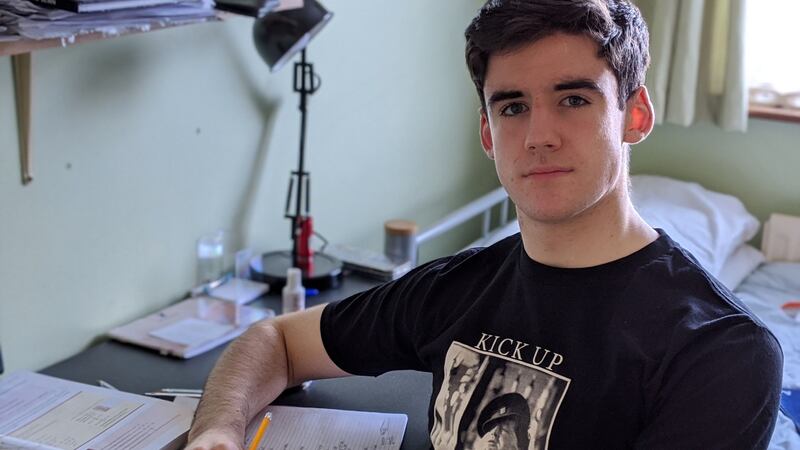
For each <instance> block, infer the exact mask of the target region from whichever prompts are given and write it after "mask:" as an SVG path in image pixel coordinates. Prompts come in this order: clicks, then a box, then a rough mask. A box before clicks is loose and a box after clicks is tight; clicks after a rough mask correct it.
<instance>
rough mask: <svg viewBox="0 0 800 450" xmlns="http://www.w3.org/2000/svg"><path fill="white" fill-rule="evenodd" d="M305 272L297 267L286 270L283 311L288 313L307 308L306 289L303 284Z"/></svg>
mask: <svg viewBox="0 0 800 450" xmlns="http://www.w3.org/2000/svg"><path fill="white" fill-rule="evenodd" d="M302 278H303V273H302V272H301V271H300V269H298V268H297V267H292V268H289V269H287V270H286V286H284V287H283V313H284V314H288V313H292V312H295V311H301V310H303V309H305V308H306V290H305V288H304V287H303V284H302Z"/></svg>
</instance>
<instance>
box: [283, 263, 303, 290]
mask: <svg viewBox="0 0 800 450" xmlns="http://www.w3.org/2000/svg"><path fill="white" fill-rule="evenodd" d="M302 279H303V272H301V271H300V269H298V268H297V267H290V268H288V269H286V286H289V287H290V289H300V288H302V287H303V285H302Z"/></svg>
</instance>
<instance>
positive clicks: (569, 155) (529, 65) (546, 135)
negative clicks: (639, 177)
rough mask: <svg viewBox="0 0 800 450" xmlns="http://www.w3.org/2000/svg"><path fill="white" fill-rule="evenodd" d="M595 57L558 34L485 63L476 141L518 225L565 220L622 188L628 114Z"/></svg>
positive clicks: (593, 50)
mask: <svg viewBox="0 0 800 450" xmlns="http://www.w3.org/2000/svg"><path fill="white" fill-rule="evenodd" d="M597 52H598V47H597V45H596V44H595V43H594V42H593V41H592V40H590V39H589V38H588V37H586V36H580V35H567V34H560V33H559V34H554V35H551V36H548V37H545V38H542V39H540V40H538V41H536V42H534V43H533V44H528V45H526V46H524V47H521V48H519V49H517V50H514V51H512V52H509V53H501V54H496V55H493V56H492V57H491V58H490V59H489V67H488V70H487V73H486V81H485V84H484V95H485V98H486V103H487V104H486V109H485V111H484V112H483V113H482V114H481V141H482V143H483V147H484V150H485V151H486V153H487V155H488V156H489V157H490V158H492V159H494V161H495V166H496V169H497V174H498V176H499V177H500V182H501V183H502V184H503V186H504V187H505V188H506V190H507V191H508V193H509V195H510V196H511V199H512V200H513V201H514V203H515V204H516V205H517V208H518V213H520V219H521V220H523V221H524V220H532V221H535V222H540V223H559V222H564V221H568V220H570V219H573V218H575V217H578V216H580V215H582V214H586V213H588V212H590V211H592V210H596V209H597V208H598V207H600V208H602V207H603V206H606V204H608V203H609V202H608V201H607V200H608V199H609V198H611V197H612V196H611V195H610V194H612V193H614V192H617V193H618V192H620V190H621V189H625V184H626V182H627V155H626V152H627V151H628V149H627V146H626V145H624V142H625V141H626V139H625V138H626V137H630V136H627V135H626V128H629V127H628V124H629V116H630V113H629V112H628V109H629V108H626V111H621V110H620V109H619V106H618V100H617V80H616V78H615V77H614V73H613V72H612V71H611V69H610V68H609V67H608V65H607V63H606V62H605V60H603V59H601V58H600V57H598V56H597ZM644 97H645V98H646V92H645V93H644ZM629 103H630V102H629ZM648 131H649V130H648ZM627 141H629V142H633V141H635V139H634V140H630V139H627Z"/></svg>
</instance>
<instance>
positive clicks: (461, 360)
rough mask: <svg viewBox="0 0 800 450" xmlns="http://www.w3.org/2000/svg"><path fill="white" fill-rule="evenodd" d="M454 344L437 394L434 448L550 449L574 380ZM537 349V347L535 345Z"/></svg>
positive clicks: (446, 359)
mask: <svg viewBox="0 0 800 450" xmlns="http://www.w3.org/2000/svg"><path fill="white" fill-rule="evenodd" d="M479 348H480V347H478V348H476V347H470V346H468V345H464V344H462V343H460V342H453V343H452V344H451V345H450V348H449V349H448V350H447V356H446V357H445V363H444V379H443V380H442V385H441V387H440V388H439V393H438V394H437V396H436V402H435V407H434V417H433V422H434V423H433V428H432V430H431V442H432V443H433V447H434V448H436V449H449V450H461V449H463V450H472V449H475V450H478V449H493V450H494V449H504V450H512V449H520V450H522V449H527V450H533V449H536V450H539V449H546V448H547V445H548V440H549V437H550V430H551V429H552V426H553V422H554V421H555V418H556V415H557V414H558V408H559V406H560V405H561V401H562V399H563V398H564V395H565V394H566V392H567V388H568V387H569V383H570V379H569V378H566V377H564V376H561V375H558V374H556V373H554V372H552V371H550V370H547V368H546V367H547V366H546V365H545V366H544V367H543V366H540V365H537V364H531V363H528V362H526V361H524V360H520V359H516V358H511V357H508V356H503V355H498V354H495V353H492V352H488V351H483V350H481V349H479ZM537 350H539V349H538V348H537Z"/></svg>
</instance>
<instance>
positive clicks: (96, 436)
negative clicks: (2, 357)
mask: <svg viewBox="0 0 800 450" xmlns="http://www.w3.org/2000/svg"><path fill="white" fill-rule="evenodd" d="M192 416H193V411H192V410H191V409H188V408H184V407H181V406H179V405H176V404H173V403H171V402H166V401H163V400H158V399H153V398H148V397H144V396H141V395H135V394H129V393H126V392H120V391H114V390H111V389H103V388H99V387H95V386H89V385H86V384H80V383H75V382H72V381H66V380H62V379H59V378H53V377H48V376H46V375H41V374H38V373H32V372H15V373H13V374H11V375H9V376H8V377H6V378H5V379H3V381H2V382H0V449H2V450H6V449H42V450H52V449H69V450H83V449H112V448H113V449H118V450H128V449H130V450H132V449H142V448H148V449H172V448H180V446H182V445H183V444H184V443H185V439H186V434H187V433H188V431H189V427H190V425H191V422H192Z"/></svg>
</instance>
